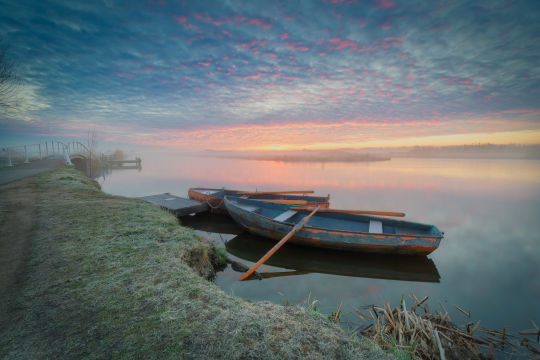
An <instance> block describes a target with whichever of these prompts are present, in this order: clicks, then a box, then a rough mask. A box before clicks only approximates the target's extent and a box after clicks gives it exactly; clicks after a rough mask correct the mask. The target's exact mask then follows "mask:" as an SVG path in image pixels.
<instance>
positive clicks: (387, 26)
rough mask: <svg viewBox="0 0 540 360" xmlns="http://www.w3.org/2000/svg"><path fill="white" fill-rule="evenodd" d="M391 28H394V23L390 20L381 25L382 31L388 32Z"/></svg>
mask: <svg viewBox="0 0 540 360" xmlns="http://www.w3.org/2000/svg"><path fill="white" fill-rule="evenodd" d="M391 27H392V22H391V21H390V19H388V20H386V21H385V22H384V23H383V24H381V29H382V30H388V29H390V28H391Z"/></svg>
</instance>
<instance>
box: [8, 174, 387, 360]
mask: <svg viewBox="0 0 540 360" xmlns="http://www.w3.org/2000/svg"><path fill="white" fill-rule="evenodd" d="M0 199H1V200H0V210H1V211H0V231H1V234H2V239H1V241H0V254H1V255H0V266H1V268H0V273H2V275H1V278H0V281H1V282H2V283H1V285H2V289H6V291H4V292H3V293H2V295H1V296H2V297H1V298H0V305H1V306H2V307H1V309H0V315H1V318H0V319H1V320H0V356H1V357H3V358H54V357H59V358H79V357H87V358H130V359H131V358H145V359H147V358H160V359H162V358H209V359H210V358H225V359H255V358H257V359H258V358H266V359H280V358H310V359H323V358H336V359H362V358H370V359H385V358H387V357H388V355H386V354H385V353H383V352H382V351H381V350H380V349H379V348H378V347H377V346H375V345H373V343H372V342H371V341H369V340H365V339H360V338H357V337H351V336H348V335H346V334H345V333H344V332H343V331H342V330H341V329H340V328H338V327H337V326H336V325H335V324H331V323H330V322H329V321H328V320H327V319H326V318H325V317H324V316H322V315H320V314H318V313H316V312H312V311H309V310H306V309H304V308H301V307H297V306H280V305H275V304H271V303H268V302H256V303H251V302H247V301H244V300H242V299H239V298H235V297H231V296H229V295H227V294H225V293H224V292H223V291H221V290H220V289H219V288H217V287H216V286H215V285H214V284H213V283H211V282H210V281H208V280H206V278H209V277H211V276H212V273H213V263H215V262H216V256H215V253H214V251H213V249H212V248H210V247H209V245H208V244H207V243H206V242H204V240H202V239H200V238H199V237H197V236H196V235H195V233H194V232H193V231H192V230H190V229H187V228H183V227H180V226H178V223H177V221H176V219H175V217H174V216H172V215H170V214H168V213H167V212H165V211H162V210H160V209H158V208H157V207H155V206H153V205H150V204H146V203H144V202H142V201H139V200H136V199H128V198H123V197H116V196H110V195H107V194H105V193H103V192H102V191H101V190H100V189H99V185H98V184H97V183H95V182H94V181H92V180H90V179H88V178H86V177H85V176H83V175H82V174H80V173H79V172H77V171H75V170H68V169H62V170H57V171H54V172H51V173H47V174H43V175H39V176H36V177H33V178H28V179H25V180H21V181H18V182H14V183H11V184H9V185H6V186H3V187H1V188H0Z"/></svg>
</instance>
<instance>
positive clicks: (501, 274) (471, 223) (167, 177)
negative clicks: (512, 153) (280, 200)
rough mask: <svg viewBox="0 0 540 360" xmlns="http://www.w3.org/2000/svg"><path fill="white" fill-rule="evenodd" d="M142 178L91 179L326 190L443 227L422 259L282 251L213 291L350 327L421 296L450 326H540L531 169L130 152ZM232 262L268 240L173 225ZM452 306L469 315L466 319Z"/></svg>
mask: <svg viewBox="0 0 540 360" xmlns="http://www.w3.org/2000/svg"><path fill="white" fill-rule="evenodd" d="M139 156H140V157H141V158H142V170H141V171H137V170H115V171H113V172H112V173H110V174H108V175H106V176H105V177H104V178H100V179H98V180H99V182H100V183H101V185H102V188H103V190H104V191H106V192H108V193H111V194H116V195H125V196H144V195H151V194H157V193H164V192H169V193H171V194H175V195H179V196H187V191H188V189H189V188H190V187H197V186H199V187H216V188H221V187H227V188H232V189H242V190H244V189H245V190H258V191H271V190H282V189H310V190H311V189H312V190H315V192H316V194H320V195H327V194H330V195H331V198H330V204H331V207H333V208H338V209H362V210H381V211H403V212H405V213H406V217H405V220H411V221H418V222H422V223H427V224H433V225H436V226H437V227H438V228H439V229H440V230H441V231H444V233H445V237H444V239H443V240H442V242H441V245H440V247H439V248H438V249H437V250H436V251H435V252H433V253H432V254H430V255H429V256H428V257H427V258H425V257H424V258H420V259H417V260H411V259H408V258H405V259H404V258H403V257H399V256H398V257H380V256H370V255H364V254H362V255H358V254H349V253H335V252H332V251H329V250H317V249H310V248H302V247H295V246H292V245H289V244H286V245H285V246H284V247H283V248H282V249H280V250H279V251H278V253H276V255H275V259H270V263H269V264H265V265H263V266H261V267H260V268H259V272H260V273H261V275H262V276H263V279H262V280H250V281H244V282H238V281H237V280H238V279H239V278H240V276H241V273H239V272H236V271H234V270H233V269H232V268H231V267H230V266H229V267H228V268H227V269H226V270H225V271H224V272H221V273H219V274H218V277H217V279H216V281H215V282H216V284H217V285H218V286H219V287H221V288H222V289H223V290H224V291H225V292H226V293H229V294H234V295H236V296H239V297H242V298H245V299H249V300H269V301H272V302H275V303H279V304H303V303H305V302H306V300H307V299H308V298H309V299H310V300H309V302H310V303H311V302H312V301H313V300H317V301H318V302H317V306H318V308H319V309H320V311H321V312H323V313H325V314H330V313H331V312H335V311H336V309H337V308H338V306H339V305H340V304H342V307H341V310H342V316H341V321H342V324H343V325H344V326H345V327H350V328H353V327H355V326H356V325H357V324H358V323H359V322H360V319H359V317H358V315H357V313H356V312H355V309H358V308H359V307H360V306H362V305H367V304H377V305H382V304H383V303H384V302H386V301H389V302H391V303H392V304H394V305H397V304H399V301H400V299H401V297H402V296H405V300H406V303H407V304H408V305H409V306H410V305H412V303H413V302H412V300H411V298H410V296H409V295H410V294H415V295H416V296H417V297H418V298H419V299H420V298H422V297H424V296H426V295H427V296H429V300H428V302H429V306H430V308H431V309H432V310H434V309H441V307H442V306H444V308H446V309H447V310H448V312H449V313H450V315H451V318H452V320H453V321H454V322H455V323H457V324H465V323H467V322H470V321H477V320H481V325H482V326H485V327H489V328H498V329H502V328H503V327H504V326H506V327H508V328H509V329H510V330H511V331H512V332H517V331H519V330H524V329H529V328H532V325H531V322H530V320H534V321H535V322H536V323H537V324H539V323H540V317H539V315H540V301H539V299H540V277H539V268H540V266H539V265H540V161H537V160H486V159H414V158H412V159H411V158H395V159H392V160H390V161H381V162H364V163H324V164H321V163H284V162H269V161H254V160H236V159H217V158H204V157H189V156H181V155H175V154H165V155H164V154H157V153H149V154H139ZM181 221H182V223H183V224H184V225H186V226H192V227H194V228H195V229H199V232H200V233H201V234H202V235H203V236H205V237H207V238H208V239H209V240H211V241H213V242H215V243H216V244H217V245H219V246H225V247H226V249H227V250H228V252H229V254H230V257H231V258H232V259H234V260H236V261H239V262H242V263H243V264H245V265H247V266H251V265H253V264H254V262H256V260H257V259H258V257H260V256H262V255H263V254H264V252H265V251H266V250H268V249H269V248H270V247H272V242H269V241H267V240H264V239H261V238H257V237H253V236H250V235H248V234H245V233H243V232H242V231H241V229H240V228H239V227H238V226H236V225H235V224H234V223H233V222H232V221H230V220H228V219H226V218H225V219H224V218H220V217H209V216H197V217H192V218H186V219H184V220H181ZM454 305H457V306H459V307H460V308H462V309H464V310H466V311H468V312H470V313H471V318H470V319H469V318H467V317H466V316H465V315H464V314H463V313H462V312H460V311H458V310H457V309H456V308H455V306H454Z"/></svg>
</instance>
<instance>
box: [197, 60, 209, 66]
mask: <svg viewBox="0 0 540 360" xmlns="http://www.w3.org/2000/svg"><path fill="white" fill-rule="evenodd" d="M197 64H198V65H201V66H210V65H212V63H210V62H203V61H199V62H198V63H197Z"/></svg>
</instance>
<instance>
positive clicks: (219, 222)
mask: <svg viewBox="0 0 540 360" xmlns="http://www.w3.org/2000/svg"><path fill="white" fill-rule="evenodd" d="M180 224H181V225H182V226H187V227H190V228H192V229H195V230H201V231H206V232H210V233H220V234H234V235H238V234H240V233H242V232H244V229H243V228H242V227H241V226H240V225H238V224H237V223H236V222H235V221H234V220H233V219H231V218H230V217H229V216H223V215H213V214H209V213H208V212H206V213H202V214H197V215H188V216H182V217H180Z"/></svg>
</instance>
